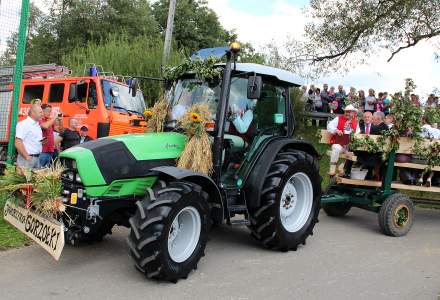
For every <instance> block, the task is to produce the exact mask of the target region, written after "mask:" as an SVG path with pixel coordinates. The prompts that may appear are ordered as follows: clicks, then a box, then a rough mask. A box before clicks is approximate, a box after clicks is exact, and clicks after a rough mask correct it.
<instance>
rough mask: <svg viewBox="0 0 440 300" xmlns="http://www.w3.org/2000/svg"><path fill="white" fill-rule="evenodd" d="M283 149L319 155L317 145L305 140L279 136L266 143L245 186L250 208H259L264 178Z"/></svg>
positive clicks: (314, 155)
mask: <svg viewBox="0 0 440 300" xmlns="http://www.w3.org/2000/svg"><path fill="white" fill-rule="evenodd" d="M282 150H299V151H303V152H306V153H307V154H310V155H312V156H313V157H315V158H318V157H319V154H318V152H317V151H316V149H315V147H313V145H312V144H310V143H309V142H306V141H303V140H296V139H291V138H281V139H280V138H277V139H273V140H272V141H270V142H269V143H268V144H266V145H265V147H263V149H261V150H260V151H261V152H260V155H258V157H257V159H256V161H255V163H254V165H253V168H252V169H251V171H250V173H249V176H248V178H247V180H246V182H245V185H244V187H243V190H244V192H245V194H246V203H247V205H248V207H249V208H250V209H257V208H259V207H260V198H261V191H262V189H263V184H264V180H265V178H266V175H267V173H268V172H269V169H270V166H271V165H272V162H273V161H274V159H275V157H276V156H277V154H278V153H279V152H280V151H282Z"/></svg>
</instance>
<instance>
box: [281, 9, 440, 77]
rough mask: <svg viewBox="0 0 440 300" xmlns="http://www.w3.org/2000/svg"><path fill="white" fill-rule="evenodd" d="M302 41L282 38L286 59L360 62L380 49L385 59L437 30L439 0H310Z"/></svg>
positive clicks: (322, 66)
mask: <svg viewBox="0 0 440 300" xmlns="http://www.w3.org/2000/svg"><path fill="white" fill-rule="evenodd" d="M307 14H308V15H309V17H310V18H311V20H312V21H311V22H310V23H308V24H307V25H306V27H305V42H300V41H297V40H291V41H289V43H287V45H286V46H287V47H288V48H289V49H288V53H289V55H287V56H288V57H287V58H288V59H289V60H290V62H293V63H295V64H296V65H297V66H298V67H304V65H305V64H306V63H307V64H308V63H310V62H313V63H314V67H315V68H316V70H315V71H318V72H319V71H323V70H334V69H340V68H341V67H342V68H343V67H350V66H351V65H353V64H359V63H365V62H366V60H367V59H368V58H369V57H372V56H374V55H376V54H377V53H378V52H379V51H387V53H388V54H389V58H388V61H390V60H392V59H393V58H394V57H395V55H397V54H399V53H400V52H401V51H403V50H405V49H407V48H410V47H414V46H416V45H418V44H419V43H420V42H422V41H427V40H437V39H436V38H438V36H439V35H440V1H438V0H424V1H420V0H357V1H351V0H332V1H327V0H311V1H310V6H309V8H308V10H307Z"/></svg>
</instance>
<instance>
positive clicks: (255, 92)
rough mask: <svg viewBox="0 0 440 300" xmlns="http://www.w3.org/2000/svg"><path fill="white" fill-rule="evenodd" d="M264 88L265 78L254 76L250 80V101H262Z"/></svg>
mask: <svg viewBox="0 0 440 300" xmlns="http://www.w3.org/2000/svg"><path fill="white" fill-rule="evenodd" d="M262 88H263V78H262V77H261V76H257V75H253V76H251V77H249V79H248V86H247V97H248V99H260V98H261V89H262Z"/></svg>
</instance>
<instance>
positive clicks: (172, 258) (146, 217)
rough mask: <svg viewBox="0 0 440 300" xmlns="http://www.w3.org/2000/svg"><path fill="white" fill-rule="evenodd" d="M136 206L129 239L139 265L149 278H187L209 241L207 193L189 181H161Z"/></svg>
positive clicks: (166, 279) (168, 279)
mask: <svg viewBox="0 0 440 300" xmlns="http://www.w3.org/2000/svg"><path fill="white" fill-rule="evenodd" d="M137 207H138V210H137V212H136V214H135V215H134V216H133V217H132V218H130V226H131V231H130V236H129V237H128V240H127V242H128V246H129V248H130V255H131V257H132V258H133V260H134V262H135V266H136V268H137V269H138V270H139V271H141V272H142V273H144V274H145V275H146V276H147V277H148V278H154V279H159V280H165V281H171V282H177V281H178V280H179V279H181V278H187V277H188V274H189V273H190V272H191V270H193V269H196V268H197V263H198V262H199V260H200V258H201V257H202V256H203V255H204V251H205V247H206V243H207V240H208V228H209V223H210V219H209V207H208V194H207V193H205V192H204V191H203V190H202V188H201V187H200V186H198V185H195V184H192V183H189V182H180V181H179V182H172V183H170V184H165V183H164V182H160V184H159V185H158V186H156V187H155V188H153V189H149V192H148V193H147V195H146V197H145V199H144V200H143V201H138V202H137Z"/></svg>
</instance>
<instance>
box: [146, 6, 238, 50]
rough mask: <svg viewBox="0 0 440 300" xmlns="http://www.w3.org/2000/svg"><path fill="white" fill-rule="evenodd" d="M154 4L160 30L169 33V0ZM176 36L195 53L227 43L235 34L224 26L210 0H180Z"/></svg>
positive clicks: (187, 48)
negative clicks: (210, 5)
mask: <svg viewBox="0 0 440 300" xmlns="http://www.w3.org/2000/svg"><path fill="white" fill-rule="evenodd" d="M152 6H153V13H154V16H155V17H156V20H157V21H158V23H159V26H160V30H161V32H162V33H165V30H166V26H167V17H168V7H169V0H159V1H157V2H155V3H154V4H153V5H152ZM173 37H174V39H175V40H176V41H177V44H178V46H179V47H181V48H185V49H186V50H187V51H188V53H192V52H194V51H196V50H199V49H202V48H210V47H216V46H224V45H226V44H227V43H228V42H229V41H231V40H232V39H233V38H235V35H234V34H233V33H232V32H228V31H227V30H225V29H224V28H223V26H222V25H221V24H220V22H219V20H218V16H217V14H216V13H215V12H214V11H213V10H212V9H210V8H209V7H208V5H207V1H206V0H178V1H177V5H176V15H175V20H174V32H173Z"/></svg>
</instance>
